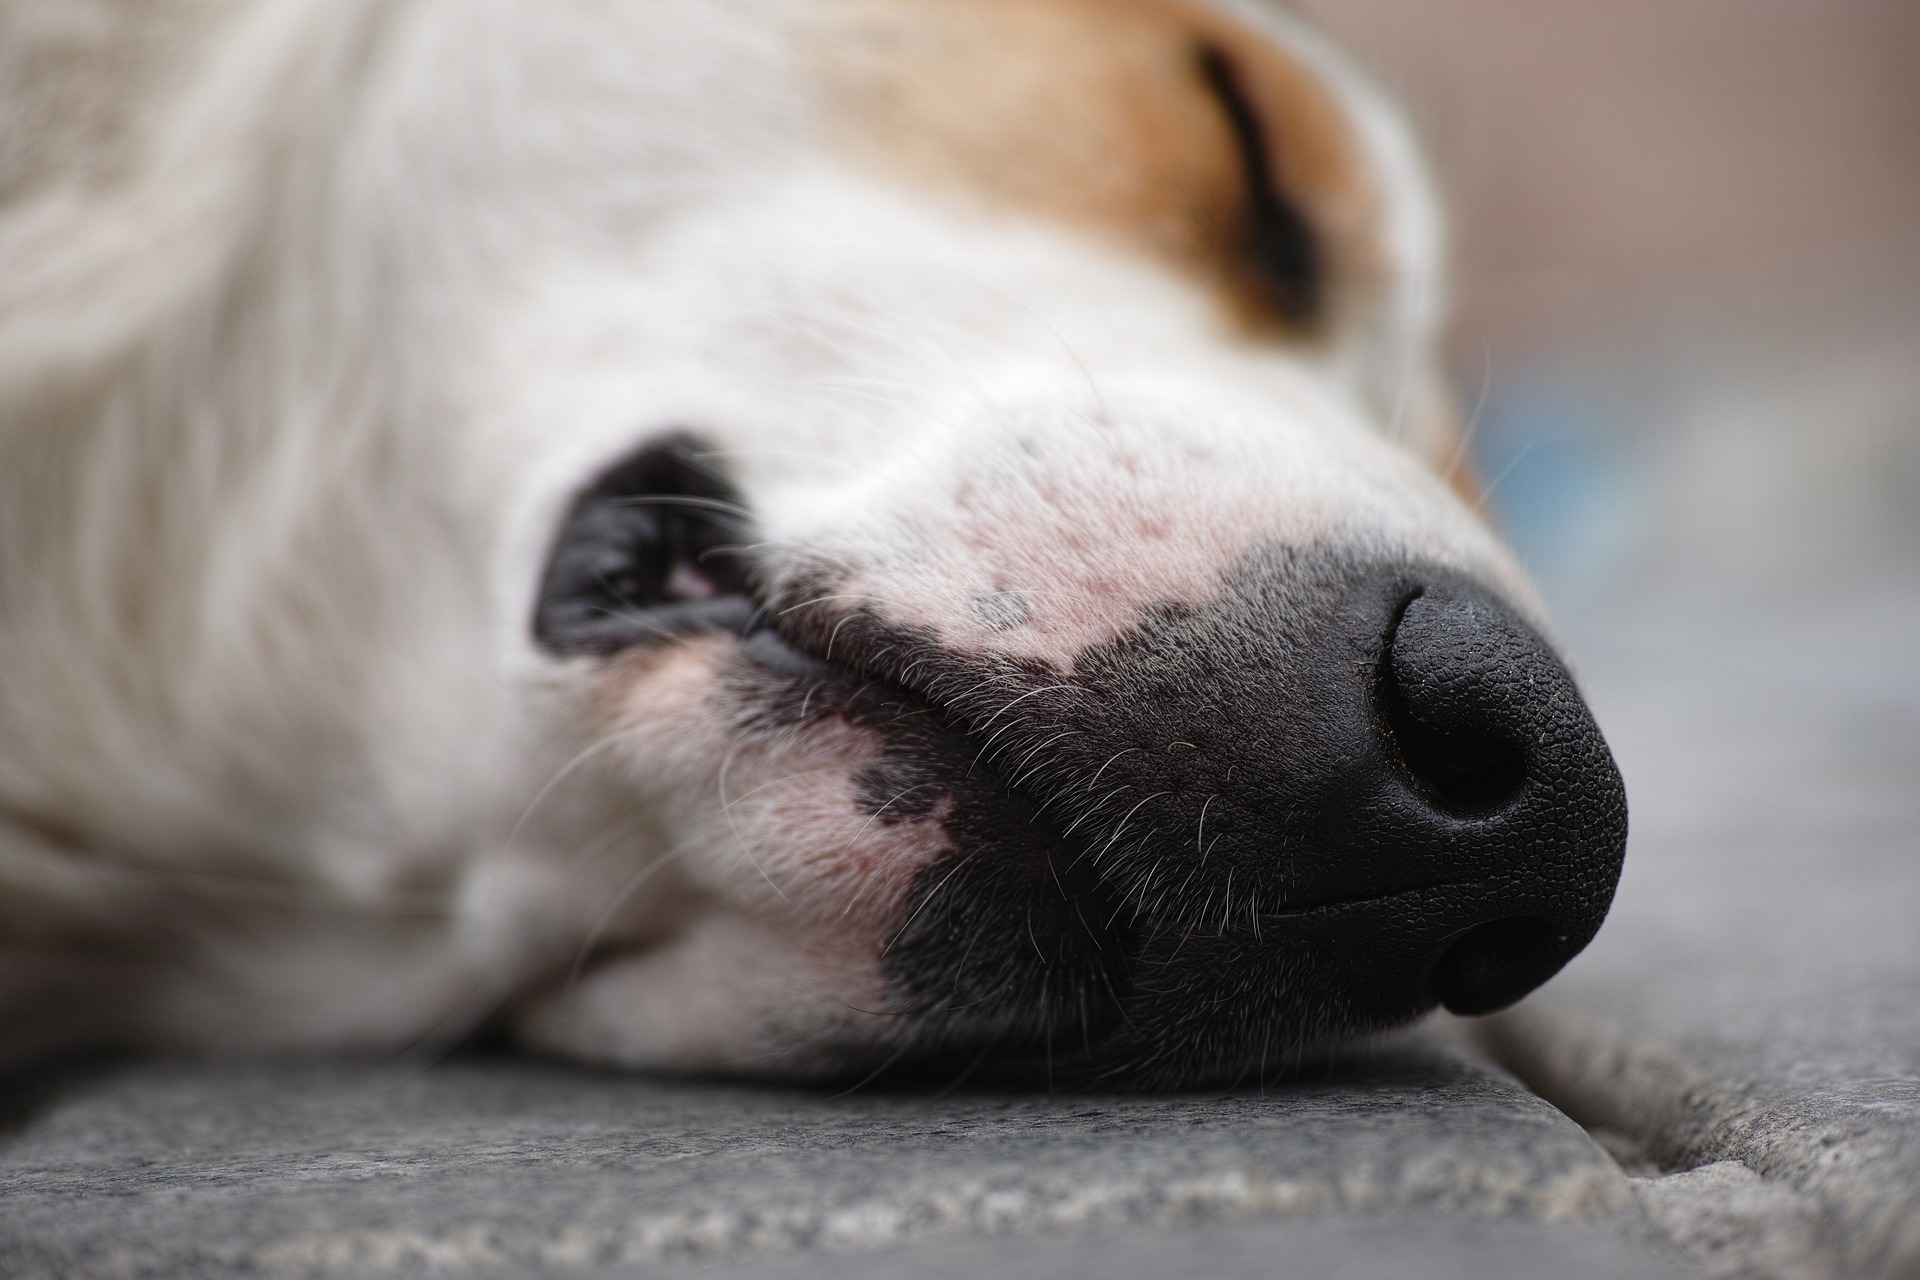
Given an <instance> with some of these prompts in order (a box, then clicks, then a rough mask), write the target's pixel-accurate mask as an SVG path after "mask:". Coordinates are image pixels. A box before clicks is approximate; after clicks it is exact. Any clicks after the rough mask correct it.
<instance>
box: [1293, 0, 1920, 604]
mask: <svg viewBox="0 0 1920 1280" xmlns="http://www.w3.org/2000/svg"><path fill="white" fill-rule="evenodd" d="M1295 7H1296V8H1299V9H1301V10H1303V11H1305V12H1306V13H1308V14H1309V15H1310V16H1312V17H1313V18H1314V19H1315V20H1317V21H1318V22H1320V23H1321V24H1322V25H1323V26H1325V27H1326V28H1328V29H1329V30H1330V31H1332V32H1333V33H1334V34H1335V35H1336V36H1337V37H1338V38H1339V39H1340V40H1341V42H1342V43H1343V44H1345V45H1346V46H1347V47H1348V48H1349V49H1350V50H1352V51H1353V52H1354V53H1355V54H1356V55H1357V57H1358V58H1359V60H1360V61H1361V63H1362V64H1363V65H1364V66H1366V67H1367V68H1368V69H1369V70H1370V71H1371V72H1372V74H1373V75H1374V76H1375V77H1376V78H1377V79H1378V80H1380V81H1381V82H1383V84H1384V85H1385V87H1386V88H1387V89H1388V90H1389V91H1390V92H1391V93H1392V94H1393V95H1394V96H1396V97H1397V98H1398V99H1399V100H1400V101H1401V102H1403V103H1404V104H1406V106H1407V108H1408V110H1409V112H1410V114H1411V115H1412V117H1413V119H1414V123H1415V127H1416V129H1417V131H1418V132H1419V133H1420V135H1421V137H1422V139H1423V141H1424V142H1425V144H1426V146H1427V149H1428V152H1429V154H1430V155H1431V156H1432V157H1433V160H1434V164H1435V168H1436V169H1437V171H1438V176H1439V179H1440V183H1441V186H1442V188H1443V190H1444V193H1445V196H1446V199H1447V203H1448V206H1449V208H1450V210H1451V215H1452V224H1453V233H1454V242H1455V249H1456V259H1455V262H1456V270H1455V276H1454V282H1453V285H1454V287H1453V296H1454V304H1455V305H1454V315H1455V320H1454V323H1453V325H1452V328H1451V330H1450V340H1449V348H1448V349H1449V353H1450V357H1451V362H1452V366H1453V369H1454V372H1455V374H1456V381H1457V386H1458V389H1459V395H1460V399H1461V401H1462V405H1463V410H1464V411H1467V412H1473V411H1474V410H1475V409H1476V407H1477V408H1478V415H1477V417H1478V425H1477V428H1476V431H1475V436H1474V451H1475V453H1476V455H1477V457H1478V460H1479V462H1480V465H1481V468H1482V473H1483V475H1484V476H1485V477H1486V478H1487V479H1488V480H1490V481H1497V484H1496V487H1495V489H1494V494H1493V498H1492V502H1491V505H1492V507H1493V509H1494V511H1495V513H1496V514H1497V516H1498V517H1499V519H1500V520H1501V522H1502V524H1503V525H1504V527H1505V529H1506V531H1507V533H1508V534H1509V536H1510V537H1511V538H1513V540H1514V541H1515V542H1516V543H1517V544H1518V546H1519V547H1520V550H1521V551H1522V553H1523V555H1525V557H1526V558H1527V559H1528V561H1529V562H1530V564H1531V566H1532V568H1533V569H1534V570H1535V572H1536V574H1537V575H1538V577H1539V578H1540V580H1541V582H1542V584H1543V587H1544V589H1545V590H1546V591H1547V593H1548V595H1549V597H1550V599H1551V601H1552V603H1553V604H1554V605H1555V606H1556V609H1557V611H1558V612H1559V614H1560V616H1561V617H1562V620H1563V622H1564V623H1565V624H1566V625H1567V626H1568V627H1569V628H1570V630H1571V631H1572V633H1573V637H1574V638H1575V639H1577V638H1578V635H1579V631H1580V630H1581V625H1582V620H1583V619H1584V618H1586V617H1588V616H1590V615H1593V614H1596V613H1598V614H1601V615H1604V613H1605V611H1606V610H1608V609H1609V608H1610V607H1611V606H1612V604H1613V603H1614V602H1615V601H1616V600H1617V599H1618V598H1619V594H1620V593H1621V592H1622V591H1626V592H1629V593H1633V594H1643V593H1645V592H1646V591H1648V590H1649V589H1650V588H1651V587H1652V586H1653V585H1654V584H1655V582H1656V581H1662V580H1664V581H1669V582H1673V583H1676V584H1678V583H1685V584H1687V587H1688V589H1690V590H1696V591H1697V590H1710V589H1712V587H1713V586H1714V585H1715V584H1719V585H1722V586H1732V585H1736V584H1744V585H1747V586H1757V585H1758V584H1759V583H1760V582H1761V581H1762V580H1766V579H1770V578H1771V579H1774V580H1780V581H1784V580H1792V581H1808V580H1815V579H1819V578H1822V577H1824V576H1826V575H1828V574H1830V573H1832V572H1837V571H1849V572H1851V571H1861V572H1867V571H1872V572H1876V573H1878V572H1888V571H1891V572H1894V573H1896V575H1898V576H1904V574H1903V573H1902V572H1901V571H1903V570H1906V569H1915V570H1920V2H1916V0H1608V2H1606V3H1601V2H1600V0H1448V2H1447V3H1445V4H1433V3H1430V2H1429V0H1297V3H1296V5H1295ZM1868 562H1871V563H1868Z"/></svg>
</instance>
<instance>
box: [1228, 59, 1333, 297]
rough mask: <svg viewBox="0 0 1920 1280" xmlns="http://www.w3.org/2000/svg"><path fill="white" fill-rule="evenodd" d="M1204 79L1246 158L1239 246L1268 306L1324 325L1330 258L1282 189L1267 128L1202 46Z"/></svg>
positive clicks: (1233, 77) (1231, 74)
mask: <svg viewBox="0 0 1920 1280" xmlns="http://www.w3.org/2000/svg"><path fill="white" fill-rule="evenodd" d="M1198 61H1199V67H1200V76H1201V79H1203V80H1204V81H1205V82H1206V85H1207V88H1208V89H1209V90H1210V91H1211V92H1212V93H1213V96H1214V99H1215V101H1217V102H1218V103H1219V104H1220V110H1221V112H1222V113H1223V114H1224V115H1225V116H1226V119H1227V126H1228V127H1229V128H1230V129H1231V130H1232V131H1233V138H1234V142H1235V144H1236V145H1237V147H1238V149H1239V153H1240V165H1241V174H1242V179H1243V181H1244V183H1245V185H1246V203H1245V206H1244V212H1243V219H1244V220H1243V222H1242V224H1241V229H1240V236H1241V243H1240V244H1239V245H1238V246H1237V248H1238V249H1239V251H1240V253H1241V254H1242V255H1243V256H1244V257H1245V259H1246V261H1247V262H1248V263H1250V264H1251V265H1252V267H1253V271H1254V278H1255V279H1256V280H1258V281H1259V282H1260V284H1261V285H1262V286H1263V292H1264V293H1265V294H1266V301H1267V302H1268V303H1269V305H1271V306H1272V307H1273V308H1274V310H1275V311H1277V312H1278V313H1279V314H1280V315H1281V316H1282V317H1283V318H1285V319H1286V320H1288V321H1291V322H1293V323H1295V324H1299V325H1309V324H1312V323H1313V322H1314V321H1316V320H1318V319H1319V318H1320V315H1321V311H1322V309H1323V303H1324V300H1325V293H1326V280H1325V274H1326V271H1325V265H1326V264H1325V262H1324V253H1323V251H1322V247H1321V244H1320V237H1319V236H1318V235H1317V234H1316V232H1315V230H1314V227H1313V224H1312V223H1311V222H1310V221H1309V220H1308V219H1307V216H1306V214H1305V213H1304V212H1302V210H1301V209H1300V207H1299V206H1298V205H1297V204H1296V203H1295V201H1294V200H1293V199H1292V198H1290V197H1289V195H1288V193H1287V192H1286V190H1285V189H1284V188H1283V187H1282V185H1281V183H1280V177H1279V174H1278V173H1276V172H1275V170H1274V166H1273V156H1272V151H1271V150H1270V145H1271V144H1270V141H1269V139H1268V137H1267V129H1266V125H1265V124H1264V123H1263V122H1262V121H1261V119H1260V115H1259V113H1258V112H1257V111H1255V110H1254V107H1253V104H1252V103H1251V102H1249V101H1248V99H1247V94H1246V91H1245V90H1244V89H1243V88H1242V87H1241V85H1240V77H1239V73H1238V72H1237V71H1236V70H1235V68H1234V65H1233V62H1232V60H1231V59H1229V58H1228V57H1227V54H1226V53H1225V51H1224V50H1222V49H1220V48H1219V47H1218V46H1216V45H1211V44H1205V45H1201V46H1200V49H1199V52H1198Z"/></svg>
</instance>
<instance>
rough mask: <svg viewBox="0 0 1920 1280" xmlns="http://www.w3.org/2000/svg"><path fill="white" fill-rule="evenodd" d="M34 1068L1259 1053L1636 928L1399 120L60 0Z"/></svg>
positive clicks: (1317, 86) (33, 343)
mask: <svg viewBox="0 0 1920 1280" xmlns="http://www.w3.org/2000/svg"><path fill="white" fill-rule="evenodd" d="M0 22H3V23H4V24H5V26H6V27H7V31H6V37H5V39H4V40H0V45H5V46H8V47H9V48H10V49H11V52H10V53H9V54H7V55H6V56H7V58H8V59H10V60H11V63H12V65H11V66H10V67H9V69H8V74H7V75H6V77H5V78H4V80H0V84H4V85H5V86H6V101H5V102H4V103H0V109H5V110H6V111H7V113H8V114H7V117H6V118H7V120H8V124H7V127H6V130H5V136H6V138H7V140H8V141H7V144H6V149H5V151H4V153H3V154H0V161H3V162H4V165H5V168H4V170H0V197H3V198H4V201H5V203H4V206H0V265H4V270H0V947H3V948H4V950H3V951H0V1027H3V1028H4V1033H3V1038H0V1045H4V1054H5V1058H6V1060H7V1061H9V1062H19V1061H21V1060H24V1059H26V1058H29V1057H33V1056H37V1055H41V1054H45V1053H49V1052H55V1051H64V1050H70V1049H73V1048H75V1047H78V1046H97V1045H115V1046H145V1047H159V1048H168V1049H187V1050H195V1051H210V1052H298V1051H321V1050H328V1051H331V1050H372V1051H387V1052H390V1051H396V1050H402V1049H405V1048H408V1047H410V1046H418V1045H434V1044H440V1043H446V1042H449V1041H452V1040H455V1039H458V1038H460V1037H462V1036H466V1035H469V1034H473V1033H475V1032H477V1031H479V1030H480V1029H483V1028H485V1029H492V1030H497V1031H499V1032H500V1033H503V1034H505V1035H508V1036H510V1037H512V1038H513V1039H514V1040H515V1041H516V1042H517V1043H520V1044H523V1045H527V1046H531V1047H536V1048H539V1049H542V1050H546V1051H550V1052H556V1053H560V1054H564V1055H570V1056H573V1057H577V1058H582V1059H587V1060H594V1061H601V1062H607V1063H615V1064H623V1065H628V1066H634V1067H642V1068H650V1069H660V1070H676V1071H699V1072H717V1073H727V1074H736V1075H756V1076H767V1077H782V1078H790V1079H806V1078H812V1079H825V1078H845V1077H848V1076H855V1077H858V1076H860V1075H863V1074H865V1073H870V1072H877V1071H881V1070H884V1069H888V1068H896V1069H902V1070H905V1069H909V1068H915V1067H919V1068H927V1069H931V1070H933V1071H938V1072H943V1073H949V1072H950V1073H952V1074H953V1075H955V1076H956V1077H957V1076H958V1075H959V1074H961V1073H965V1072H971V1071H976V1070H977V1071H980V1072H982V1073H986V1074H987V1075H989V1076H991V1077H993V1078H1000V1079H1007V1080H1035V1081H1039V1080H1045V1081H1049V1082H1053V1083H1056V1084H1063V1085H1066V1084H1080V1085H1101V1086H1120V1087H1162V1086H1177V1085H1182V1084H1187V1083H1191V1082H1197V1081H1205V1080H1232V1079H1234V1078H1237V1077H1240V1076H1243V1075H1247V1074H1248V1073H1252V1072H1259V1071H1264V1070H1267V1069H1268V1068H1269V1067H1274V1066H1281V1065H1284V1064H1285V1063H1287V1062H1289V1061H1294V1060H1297V1059H1298V1058H1299V1057H1300V1056H1301V1055H1303V1054H1308V1053H1313V1052H1317V1051H1318V1050H1320V1049H1321V1048H1323V1047H1325V1046H1328V1045H1331V1044H1335V1043H1338V1042H1339V1041H1341V1040H1343V1039H1345V1038H1350V1037H1353V1036H1356V1035H1361V1034H1364V1033H1367V1032H1371V1031H1375V1030H1378V1029H1382V1028H1387V1027H1391V1026H1394V1025H1396V1024H1400V1023H1404V1022H1406V1021H1408V1020H1410V1019H1412V1018H1414V1017H1416V1016H1418V1015H1419V1014H1421V1013H1422V1012H1423V1011H1425V1010H1427V1009H1430V1008H1432V1007H1433V1006H1435V1005H1436V1004H1439V1005H1444V1006H1446V1007H1447V1008H1449V1009H1452V1010H1454V1011H1456V1012H1460V1013H1478V1012H1484V1011H1488V1010H1492V1009H1495V1008H1498V1007H1501V1006H1503V1005H1506V1004H1508V1003H1511V1002H1512V1001H1514V1000H1516V999H1518V998H1519V997H1521V996H1522V995H1524V994H1525V993H1526V992H1528V991H1529V990H1531V989H1533V988H1534V987H1536V986H1537V985H1538V984H1540V983H1541V982H1543V981H1545V980H1546V979H1547V978H1548V977H1550V976H1551V975H1552V974H1553V973H1555V972H1556V971H1557V970H1558V969H1559V968H1560V967H1561V966H1562V965H1564V964H1565V963H1566V962H1567V961H1568V959H1570V958H1571V957H1572V956H1573V955H1574V954H1575V953H1576V952H1578V951H1579V950H1580V949H1581V948H1582V947H1583V946H1584V945H1585V944H1586V943H1587V942H1588V940H1589V939H1591V938H1592V936H1593V935H1594V932H1595V930H1596V929H1598V928H1599V925H1600V922H1601V919H1602V917H1603V916H1604V914H1605V912H1606V909H1607V906H1608V903H1609V901H1610V899H1611V897H1612V893H1613V889H1614V885H1615V882H1616V880H1617V878H1618V875H1619V870H1620V863H1621V856H1622V852H1623V849H1624V845H1625V839H1626V809H1625V800H1624V795H1623V792H1622V789H1621V783H1620V778H1619V775H1618V773H1617V771H1616V770H1615V768H1614V765H1613V762H1612V759H1611V757H1610V755H1609V754H1608V750H1607V747H1606V745H1605V743H1604V741H1603V739H1602V738H1601V736H1600V734H1599V732H1598V730H1597V729H1596V728H1595V725H1594V723H1593V720H1592V718H1591V716H1590V715H1589V713H1588V711H1587V710H1586V708H1585V706H1584V704H1583V703H1582V701H1581V699H1580V696H1579V694H1578V692H1577V691H1576V689H1575V686H1574V684H1573V681H1572V680H1571V678H1570V677H1569V675H1568V673H1567V671H1566V669H1565V667H1564V666H1563V665H1562V663H1561V662H1560V661H1559V659H1558V658H1557V657H1556V656H1555V654H1554V651H1553V649H1552V648H1551V647H1550V645H1549V643H1548V641H1547V640H1545V639H1543V630H1544V623H1543V621H1542V619H1541V616H1540V610H1539V606H1538V603H1537V600H1536V597H1535V595H1534V594H1533V593H1532V592H1531V590H1530V589H1529V587H1528V585H1527V583H1526V581H1525V580H1524V577H1523V575H1522V573H1521V572H1520V570H1519V569H1518V568H1517V567H1516V565H1515V562H1514V560H1513V559H1512V558H1511V556H1510V555H1509V554H1508V553H1507V552H1506V551H1505V550H1503V549H1502V547H1501V545H1500V543H1499V542H1498V540H1497V539H1496V538H1495V537H1494V536H1493V535H1492V534H1491V533H1490V532H1489V531H1488V529H1487V528H1486V527H1485V525H1484V524H1483V522H1482V521H1481V520H1480V519H1479V518H1478V517H1477V515H1476V508H1475V502H1474V499H1473V497H1472V495H1471V492H1470V488H1471V486H1470V484H1469V483H1468V482H1467V481H1466V480H1465V479H1464V478H1463V477H1464V468H1463V466H1462V460H1461V456H1460V455H1461V453H1462V442H1461V440H1460V438H1459V433H1458V431H1457V430H1456V429H1455V426H1454V423H1453V420H1452V419H1451V418H1450V416H1449V414H1448V410H1447V395H1446V393H1445V391H1444V390H1443V388H1442V386H1441V384H1440V380H1439V378H1438V376H1437V374H1436V370H1435V364H1434V357H1433V352H1432V339H1433V327H1434V323H1435V311H1436V305H1437V293H1438V287H1437V275H1438V272H1439V247H1438V239H1439V236H1438V229H1437V219H1436V216H1435V212H1434V209H1433V205H1432V202H1431V198H1430V194H1429V191H1428V189H1427V187H1426V185H1425V183H1424V181H1423V177H1422V173H1421V170H1420V167H1419V164H1418V161H1417V158H1416V157H1415V155H1414V153H1413V151H1412V149H1411V147H1410V146H1409V143H1408V140H1407V137H1406V135H1405V134H1404V132H1403V131H1402V128H1401V126H1400V125H1399V124H1398V123H1397V122H1396V120H1395V118H1394V117H1393V115H1392V114H1391V113H1390V112H1389V111H1388V110H1387V109H1386V108H1385V107H1384V106H1383V104H1382V102H1381V101H1380V99H1379V98H1378V97H1377V96H1375V94H1374V93H1373V92H1372V91H1370V90H1369V88H1368V87H1367V86H1366V85H1365V84H1364V83H1363V82H1362V81H1361V80H1360V79H1359V78H1357V77H1356V76H1355V74H1354V73H1353V72H1352V71H1351V70H1350V69H1349V68H1348V67H1347V66H1346V65H1345V64H1344V63H1343V62H1342V61H1341V60H1340V59H1339V58H1338V57H1337V56H1336V55H1335V54H1334V53H1332V52H1331V51H1329V50H1328V48H1327V47H1326V46H1325V45H1324V44H1323V43H1322V42H1321V41H1320V40H1319V39H1318V38H1317V37H1316V36H1315V35H1313V34H1312V33H1311V32H1309V31H1307V30H1305V29H1303V28H1302V27H1301V26H1300V25H1299V24H1298V23H1297V22H1295V21H1293V20H1291V19H1289V18H1288V17H1286V16H1285V15H1283V14H1281V13H1279V12H1276V11H1274V10H1273V9H1271V8H1270V7H1268V6H1266V5H1264V4H1259V3H1252V2H1251V0H1249V2H1247V3H1239V4H1235V3H1232V2H1231V0H1220V2H1219V3H1203V2H1202V0H566V2H565V3H558V2H555V0H167V2H165V3H154V2H151V0H144V2H142V3H133V2H132V0H122V2H119V3H116V2H115V0H100V3H98V4H95V5H88V6H81V5H74V4H71V3H69V2H68V0H21V2H20V3H16V4H14V5H12V6H10V8H9V10H8V12H7V14H6V15H5V17H4V19H0Z"/></svg>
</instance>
